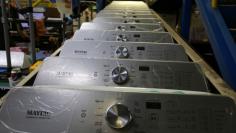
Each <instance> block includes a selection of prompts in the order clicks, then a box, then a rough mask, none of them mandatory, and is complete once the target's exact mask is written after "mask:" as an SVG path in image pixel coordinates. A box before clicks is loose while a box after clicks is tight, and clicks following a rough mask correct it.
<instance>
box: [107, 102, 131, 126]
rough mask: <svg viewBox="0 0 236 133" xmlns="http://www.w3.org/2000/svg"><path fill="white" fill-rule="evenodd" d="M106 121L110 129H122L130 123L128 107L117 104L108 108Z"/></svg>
mask: <svg viewBox="0 0 236 133" xmlns="http://www.w3.org/2000/svg"><path fill="white" fill-rule="evenodd" d="M106 120H107V122H108V124H109V125H110V126H111V127H112V128H116V129H122V128H124V127H126V126H127V125H129V123H130V122H131V121H132V115H131V112H130V111H129V109H128V107H126V106H125V105H123V104H119V103H118V104H114V105H112V106H111V107H109V108H108V110H107V112H106Z"/></svg>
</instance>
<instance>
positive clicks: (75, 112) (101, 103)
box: [0, 87, 236, 133]
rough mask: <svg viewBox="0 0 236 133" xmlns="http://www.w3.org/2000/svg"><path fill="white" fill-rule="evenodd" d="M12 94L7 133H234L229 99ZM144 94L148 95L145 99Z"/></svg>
mask: <svg viewBox="0 0 236 133" xmlns="http://www.w3.org/2000/svg"><path fill="white" fill-rule="evenodd" d="M96 88H97V87H73V88H66V87H65V88H63V87H34V88H18V89H16V90H12V91H11V93H10V94H9V95H8V97H7V98H6V100H5V102H4V104H3V105H2V107H1V110H0V120H1V122H0V132H1V133H80V132H81V133H234V132H235V130H236V129H235V127H236V126H235V123H236V121H235V120H236V119H235V113H236V112H235V104H234V102H233V101H232V100H231V99H229V98H227V97H223V96H217V95H207V94H203V95H201V94H194V93H193V94H185V92H181V93H180V92H179V93H175V92H172V93H162V92H161V91H160V90H158V89H156V91H155V92H154V91H150V90H147V91H145V90H146V89H141V88H140V89H139V90H138V89H136V91H129V90H135V88H133V89H132V88H124V89H122V88H118V87H115V88H113V87H108V88H107V87H102V88H103V89H104V90H103V89H96ZM140 91H141V92H142V93H140Z"/></svg>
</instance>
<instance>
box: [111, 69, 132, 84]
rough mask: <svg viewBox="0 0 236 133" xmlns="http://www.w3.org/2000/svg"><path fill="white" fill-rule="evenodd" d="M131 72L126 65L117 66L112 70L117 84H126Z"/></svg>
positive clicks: (113, 78)
mask: <svg viewBox="0 0 236 133" xmlns="http://www.w3.org/2000/svg"><path fill="white" fill-rule="evenodd" d="M128 78H129V74H128V71H127V70H126V69H125V68H124V67H116V68H115V69H114V70H113V71H112V80H113V82H115V83H116V84H124V83H126V82H127V81H128Z"/></svg>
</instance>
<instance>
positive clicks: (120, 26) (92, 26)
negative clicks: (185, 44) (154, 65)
mask: <svg viewBox="0 0 236 133" xmlns="http://www.w3.org/2000/svg"><path fill="white" fill-rule="evenodd" d="M80 30H117V31H155V32H164V29H163V27H162V26H161V24H160V23H158V24H145V23H139V24H124V23H113V22H104V23H91V22H90V23H89V22H87V23H86V22H85V23H83V24H82V25H81V27H80Z"/></svg>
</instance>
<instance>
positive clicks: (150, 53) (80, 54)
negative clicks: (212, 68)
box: [60, 40, 188, 61]
mask: <svg viewBox="0 0 236 133" xmlns="http://www.w3.org/2000/svg"><path fill="white" fill-rule="evenodd" d="M60 57H74V58H122V59H139V60H166V61H167V60H169V61H188V57H187V55H186V54H185V51H184V48H183V47H182V46H181V45H177V44H174V43H143V42H133V43H132V42H110V41H106V42H104V41H73V40H67V41H65V43H64V45H63V46H62V48H61V52H60Z"/></svg>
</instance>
